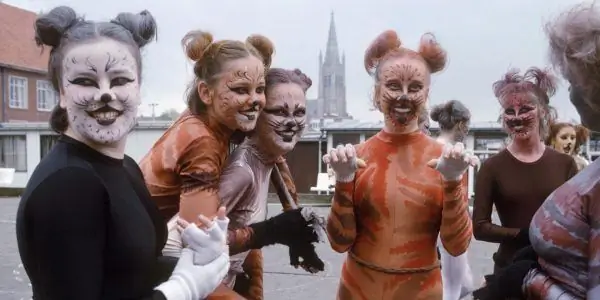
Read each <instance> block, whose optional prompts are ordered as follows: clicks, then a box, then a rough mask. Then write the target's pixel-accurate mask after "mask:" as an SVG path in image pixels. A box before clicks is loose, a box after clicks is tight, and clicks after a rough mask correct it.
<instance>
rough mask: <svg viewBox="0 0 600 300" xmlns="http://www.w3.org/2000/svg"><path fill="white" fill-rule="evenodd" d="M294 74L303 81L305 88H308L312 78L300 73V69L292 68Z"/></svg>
mask: <svg viewBox="0 0 600 300" xmlns="http://www.w3.org/2000/svg"><path fill="white" fill-rule="evenodd" d="M294 74H296V75H298V77H299V78H300V79H301V80H302V81H303V82H304V84H305V85H306V86H305V90H308V89H309V88H310V87H311V86H312V80H311V79H310V77H308V76H306V74H304V73H302V71H301V70H300V69H294Z"/></svg>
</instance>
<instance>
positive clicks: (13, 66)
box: [0, 3, 58, 123]
mask: <svg viewBox="0 0 600 300" xmlns="http://www.w3.org/2000/svg"><path fill="white" fill-rule="evenodd" d="M36 17H37V14H36V13H34V12H31V11H27V10H23V9H20V8H17V7H14V6H10V5H8V4H5V3H0V100H1V103H2V105H1V107H0V123H9V122H11V123H12V122H45V121H47V120H48V118H49V117H50V111H51V110H52V108H53V107H54V106H55V105H56V103H57V100H58V97H57V93H56V92H55V91H54V88H53V87H52V84H51V83H50V82H49V81H48V80H47V62H48V52H49V49H45V50H44V51H42V49H41V48H39V47H37V45H36V43H35V38H34V37H35V32H34V28H33V24H34V22H35V19H36Z"/></svg>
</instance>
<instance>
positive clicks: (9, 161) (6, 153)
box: [0, 135, 27, 172]
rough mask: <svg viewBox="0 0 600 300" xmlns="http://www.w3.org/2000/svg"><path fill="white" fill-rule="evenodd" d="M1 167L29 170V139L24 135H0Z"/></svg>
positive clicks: (22, 170) (19, 170) (18, 170)
mask: <svg viewBox="0 0 600 300" xmlns="http://www.w3.org/2000/svg"><path fill="white" fill-rule="evenodd" d="M0 167H2V168H14V169H15V171H17V172H27V141H26V138H25V136H24V135H0Z"/></svg>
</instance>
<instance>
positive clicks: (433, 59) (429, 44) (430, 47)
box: [419, 33, 448, 74]
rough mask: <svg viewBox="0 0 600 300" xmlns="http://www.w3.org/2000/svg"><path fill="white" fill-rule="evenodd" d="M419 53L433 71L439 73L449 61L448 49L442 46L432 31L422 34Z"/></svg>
mask: <svg viewBox="0 0 600 300" xmlns="http://www.w3.org/2000/svg"><path fill="white" fill-rule="evenodd" d="M419 54H420V55H421V57H423V59H424V60H425V62H427V65H428V66H429V71H431V73H432V74H433V73H437V72H439V71H441V70H443V69H444V68H445V67H446V63H447V61H448V55H447V53H446V50H444V48H442V46H440V44H439V43H438V42H437V40H436V38H435V35H433V34H432V33H426V34H424V35H423V36H421V41H420V43H419Z"/></svg>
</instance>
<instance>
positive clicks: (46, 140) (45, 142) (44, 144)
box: [40, 134, 58, 159]
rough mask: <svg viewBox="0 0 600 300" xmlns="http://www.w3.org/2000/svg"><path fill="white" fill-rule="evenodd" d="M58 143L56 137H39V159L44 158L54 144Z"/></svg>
mask: <svg viewBox="0 0 600 300" xmlns="http://www.w3.org/2000/svg"><path fill="white" fill-rule="evenodd" d="M57 141H58V135H54V134H53V135H42V136H40V159H42V158H44V156H46V154H48V152H50V149H52V147H54V144H56V142H57Z"/></svg>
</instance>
